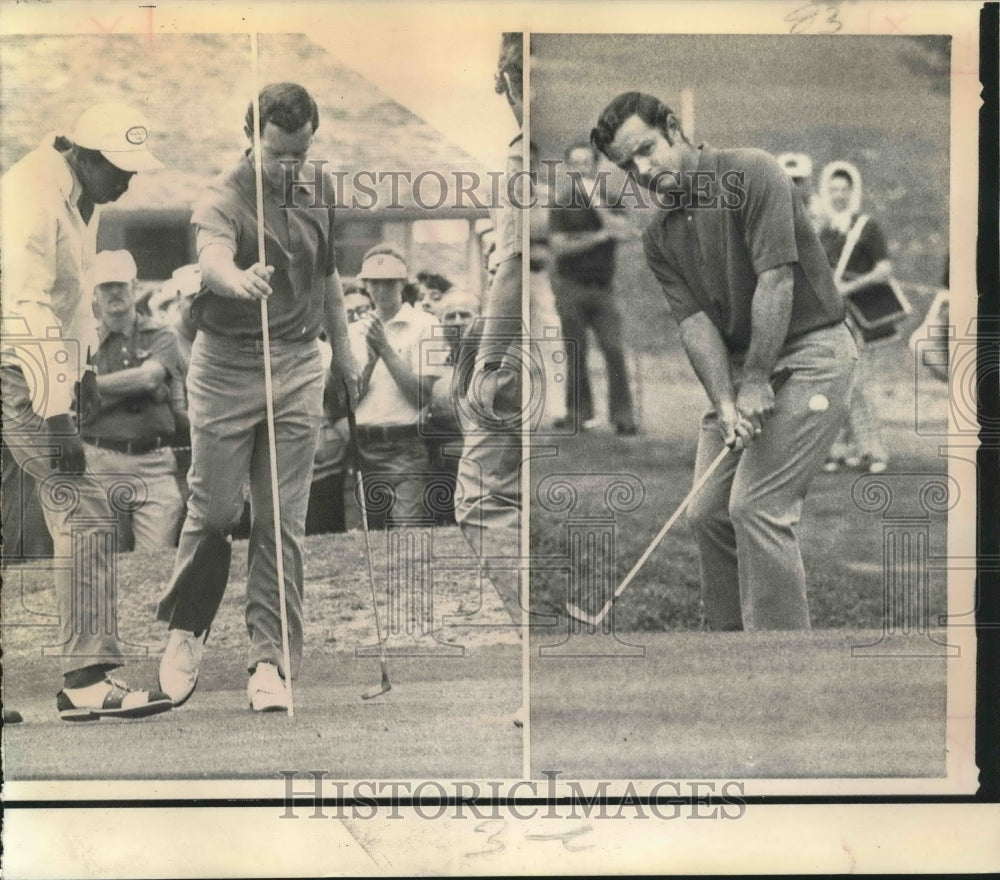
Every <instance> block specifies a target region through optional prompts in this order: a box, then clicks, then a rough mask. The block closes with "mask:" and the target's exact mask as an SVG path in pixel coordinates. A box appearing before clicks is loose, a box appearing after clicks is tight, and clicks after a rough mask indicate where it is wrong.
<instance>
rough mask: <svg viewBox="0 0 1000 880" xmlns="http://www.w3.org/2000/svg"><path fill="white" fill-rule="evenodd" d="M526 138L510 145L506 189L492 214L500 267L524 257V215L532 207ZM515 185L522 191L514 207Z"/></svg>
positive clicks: (496, 253) (501, 193)
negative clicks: (526, 173)
mask: <svg viewBox="0 0 1000 880" xmlns="http://www.w3.org/2000/svg"><path fill="white" fill-rule="evenodd" d="M522 142H523V141H522V136H521V135H520V134H519V135H518V136H517V137H516V138H514V140H512V141H511V142H510V145H509V148H508V151H507V165H506V170H505V179H504V185H503V186H502V187H501V188H500V199H499V204H498V205H497V207H496V208H494V209H493V210H492V212H491V213H492V215H493V228H494V229H495V230H496V251H495V253H494V255H493V259H494V261H495V262H496V263H497V264H499V263H502V262H504V260H513V259H515V258H516V257H520V256H521V252H522V251H523V250H524V247H523V244H522V242H521V235H522V230H523V229H524V218H523V216H522V215H523V214H524V212H525V211H526V210H527V206H528V204H529V201H528V196H527V180H526V179H525V178H524V176H523V175H521V174H520V172H521V171H523V170H524V157H523V155H522V153H521V148H522V147H521V145H522ZM511 181H515V182H516V183H517V185H518V187H519V188H518V189H517V190H516V191H515V193H514V194H515V195H516V198H517V201H518V202H519V205H518V204H513V203H512V202H511V199H510V198H509V195H511V193H509V192H508V187H510V186H513V185H514V184H512V183H511Z"/></svg>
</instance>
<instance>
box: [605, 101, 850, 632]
mask: <svg viewBox="0 0 1000 880" xmlns="http://www.w3.org/2000/svg"><path fill="white" fill-rule="evenodd" d="M592 139H593V142H594V144H595V146H597V147H598V148H599V149H600V150H602V151H603V152H604V153H605V155H607V156H608V157H609V158H610V159H611V160H612V161H614V162H615V163H616V164H617V165H619V166H620V167H621V168H622V169H624V170H625V171H627V172H628V173H629V174H631V175H633V176H634V177H635V178H636V179H637V180H638V181H639V182H640V183H641V184H643V185H645V186H646V187H647V188H648V189H649V190H650V194H651V195H652V197H653V198H654V200H655V203H656V204H657V205H658V206H659V207H660V210H658V211H657V212H656V215H655V217H654V218H653V220H652V222H651V223H650V225H649V227H648V228H647V230H646V233H645V237H644V244H645V250H646V258H647V261H648V263H649V266H650V268H651V269H652V270H653V273H654V274H655V275H656V277H657V279H658V280H659V281H660V284H661V285H662V287H663V291H664V293H665V294H666V296H667V299H668V300H669V302H670V306H671V308H672V310H673V312H674V316H675V318H676V319H677V321H678V323H679V325H680V333H681V341H682V343H683V345H684V348H685V350H686V352H687V354H688V357H689V359H690V361H691V364H692V366H693V367H694V370H695V372H696V373H697V375H698V378H699V379H700V380H701V382H702V384H703V385H704V387H705V390H706V392H707V394H708V397H709V400H710V402H711V409H710V410H709V411H708V413H706V415H705V416H704V418H703V419H702V425H701V434H700V437H699V441H698V454H697V461H696V464H695V472H696V475H699V474H701V473H703V472H704V471H705V470H706V469H707V467H708V465H709V464H710V463H711V462H712V461H713V460H714V459H715V458H716V457H717V456H718V454H719V453H720V452H721V451H722V450H723V448H724V446H728V447H730V448H731V449H732V450H733V451H732V452H731V453H730V454H729V455H727V456H726V457H725V458H724V459H723V460H722V464H721V465H720V466H719V467H718V469H717V470H716V471H715V473H714V475H713V476H712V477H711V478H710V479H709V481H708V482H707V483H706V484H705V486H704V487H703V488H702V490H701V491H700V492H699V493H698V495H696V496H695V498H694V500H693V501H692V504H691V506H690V508H689V510H688V518H689V521H690V523H691V526H692V528H693V530H694V532H695V535H696V536H697V540H698V546H699V551H700V556H701V575H702V594H703V598H704V604H705V614H706V617H707V620H708V624H709V626H711V627H712V629H748V630H749V629H806V628H808V627H809V609H808V603H807V600H806V581H805V572H804V569H803V564H802V555H801V553H800V550H799V544H798V539H797V537H796V534H795V526H796V524H797V523H798V520H799V516H800V514H801V510H802V502H803V500H804V498H805V495H806V490H807V488H808V485H809V481H810V479H811V478H812V476H813V475H814V474H815V473H816V471H817V470H819V468H820V466H821V465H822V463H823V458H824V456H825V453H826V450H827V449H828V448H829V445H830V443H831V441H832V440H833V438H834V436H835V435H836V432H837V429H838V428H839V427H840V424H841V422H842V421H843V419H844V416H845V414H846V411H847V404H848V400H849V396H850V391H851V384H852V381H853V375H854V369H855V363H856V361H857V351H856V349H855V346H854V341H853V339H852V337H851V334H850V332H849V330H848V329H847V326H846V325H845V323H844V306H843V303H842V301H841V298H840V296H839V295H838V293H837V291H836V289H835V287H834V284H833V278H832V275H831V273H830V269H829V266H828V264H827V261H826V256H825V254H824V252H823V249H822V247H821V246H820V243H819V241H818V239H817V238H816V235H815V233H814V232H813V230H812V226H811V224H810V222H809V218H808V217H807V215H806V211H805V209H804V207H803V205H802V202H801V200H800V199H797V198H793V195H792V185H791V182H790V181H789V179H788V176H787V175H786V174H785V172H784V171H783V170H782V169H781V167H780V166H779V165H778V163H777V162H776V161H775V160H774V159H773V158H772V157H771V156H770V155H768V154H767V153H764V152H762V151H760V150H752V149H736V150H713V149H711V148H710V147H707V146H701V147H696V146H694V145H693V144H692V143H690V142H689V141H688V139H687V138H686V137H685V136H684V133H683V131H682V129H681V125H680V122H679V121H678V119H677V117H676V116H675V115H674V114H673V112H672V111H671V110H670V108H669V107H667V106H666V105H664V104H663V103H662V102H660V101H659V100H657V99H656V98H654V97H652V96H650V95H644V94H641V93H639V92H629V93H626V94H623V95H620V96H619V97H618V98H616V99H615V100H614V101H613V102H612V103H611V104H610V105H609V106H608V107H607V108H606V109H605V110H604V112H603V114H602V115H601V118H600V120H599V121H598V124H597V127H596V128H595V129H594V131H593V133H592ZM783 371H788V373H789V376H790V378H788V380H787V381H786V382H785V383H784V385H783V386H782V387H781V388H780V390H778V391H777V392H775V390H774V389H773V387H772V379H773V377H775V376H776V375H777V374H778V373H779V372H783Z"/></svg>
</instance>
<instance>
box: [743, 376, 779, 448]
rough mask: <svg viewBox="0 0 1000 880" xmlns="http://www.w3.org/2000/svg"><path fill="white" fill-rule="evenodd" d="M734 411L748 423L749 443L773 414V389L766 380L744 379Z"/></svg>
mask: <svg viewBox="0 0 1000 880" xmlns="http://www.w3.org/2000/svg"><path fill="white" fill-rule="evenodd" d="M736 409H737V410H738V412H739V414H740V417H741V418H742V419H744V420H745V421H747V422H749V424H750V428H751V431H752V435H751V438H750V439H751V441H752V440H753V439H754V438H756V437H759V436H760V434H761V433H762V432H763V430H764V422H766V421H767V419H768V418H769V417H770V415H771V413H772V412H774V389H773V388H772V387H771V383H770V381H769V380H768V379H746V380H745V381H744V382H743V384H742V385H741V386H740V390H739V393H738V394H737V395H736Z"/></svg>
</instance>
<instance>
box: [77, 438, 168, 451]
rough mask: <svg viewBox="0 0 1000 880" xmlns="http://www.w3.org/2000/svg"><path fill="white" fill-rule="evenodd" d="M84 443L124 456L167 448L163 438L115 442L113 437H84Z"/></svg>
mask: <svg viewBox="0 0 1000 880" xmlns="http://www.w3.org/2000/svg"><path fill="white" fill-rule="evenodd" d="M83 442H84V443H89V444H90V445H91V446H96V447H97V448H98V449H110V450H112V451H113V452H124V453H125V454H126V455H145V454H146V453H147V452H152V451H153V450H154V449H160V448H161V447H163V446H168V445H169V443H168V442H167V441H166V440H165V439H164V438H163V437H147V438H146V439H144V440H116V439H114V438H113V437H84V438H83Z"/></svg>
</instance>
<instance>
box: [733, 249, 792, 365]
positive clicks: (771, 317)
mask: <svg viewBox="0 0 1000 880" xmlns="http://www.w3.org/2000/svg"><path fill="white" fill-rule="evenodd" d="M793 283H794V276H793V275H792V266H791V264H790V263H786V264H784V265H782V266H776V267H775V268H773V269H767V270H765V271H763V272H761V273H760V275H759V276H758V277H757V287H756V289H755V290H754V295H753V302H752V303H751V306H750V346H749V348H748V349H747V357H746V361H745V362H744V366H743V376H744V379H745V380H746V381H748V382H755V383H758V382H759V383H764V384H768V383H769V382H770V381H771V373H773V372H774V365H775V363H777V360H778V356H779V355H780V354H781V349H782V348H784V345H785V339H786V338H787V336H788V322H789V321H790V320H791V317H792V292H793Z"/></svg>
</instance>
